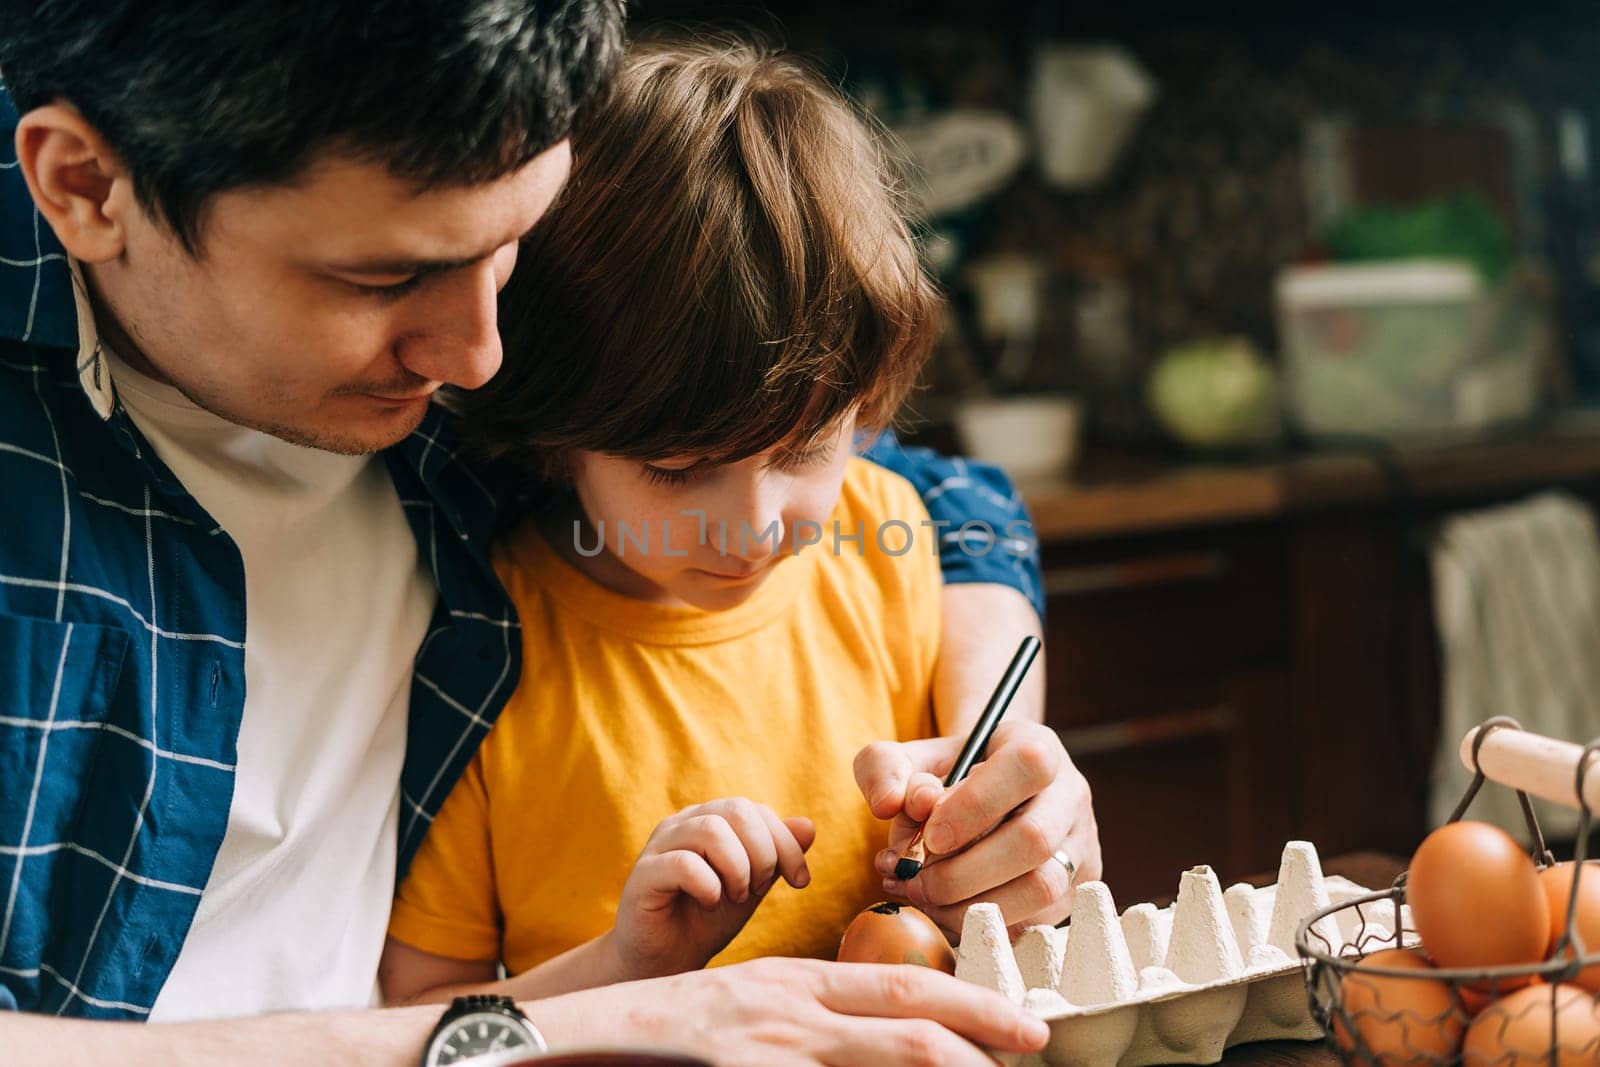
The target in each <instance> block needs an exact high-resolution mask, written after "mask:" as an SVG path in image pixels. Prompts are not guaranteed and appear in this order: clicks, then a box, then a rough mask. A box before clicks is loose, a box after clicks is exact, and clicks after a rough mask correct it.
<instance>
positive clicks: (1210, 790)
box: [634, 0, 1600, 901]
mask: <svg viewBox="0 0 1600 1067" xmlns="http://www.w3.org/2000/svg"><path fill="white" fill-rule="evenodd" d="M1219 7H1220V8H1221V10H1218V8H1219ZM634 20H635V26H636V28H643V27H646V26H649V25H651V24H661V23H671V22H680V23H682V22H691V23H696V24H701V23H703V21H704V20H713V21H715V22H717V23H719V24H724V25H726V24H730V23H731V24H733V25H742V26H745V27H751V28H754V29H755V30H757V31H760V32H762V33H763V34H765V35H766V36H767V37H768V38H770V39H775V40H778V41H781V42H783V43H786V44H787V45H789V46H790V47H792V48H794V49H796V50H798V51H802V52H804V53H807V54H808V55H810V56H812V57H813V58H814V59H815V60H816V61H817V62H818V63H819V64H820V65H821V66H822V67H823V68H824V69H825V70H827V71H828V72H829V73H830V74H831V75H832V76H834V77H835V78H837V79H838V80H839V81H840V83H841V84H842V85H844V86H845V87H846V88H847V89H848V90H849V91H850V92H851V93H852V94H853V95H854V96H855V97H856V98H857V99H858V100H859V101H860V102H861V103H862V104H863V105H864V106H865V107H867V108H868V109H870V110H871V111H872V112H873V113H874V114H875V115H876V116H877V117H878V118H880V119H881V120H882V121H883V122H884V123H885V124H886V125H887V126H888V127H889V128H891V129H892V130H893V131H895V133H896V134H897V135H898V137H899V139H900V140H901V142H902V143H903V145H904V148H905V152H906V156H907V159H908V162H909V174H910V179H909V180H910V181H911V184H912V187H913V188H914V189H915V191H916V193H917V195H918V197H919V198H920V202H921V203H922V205H923V206H924V208H925V209H926V211H927V214H928V219H927V225H926V231H925V234H924V239H925V248H926V252H927V256H928V259H929V262H930V264H932V265H933V266H934V268H935V269H936V270H937V273H938V274H939V276H940V278H941V281H942V282H943V284H944V286H945V288H946V291H947V293H948V294H949V296H950V311H949V314H948V321H947V323H946V329H945V332H944V339H943V341H942V342H941V345H940V347H939V350H938V352H937V353H936V355H935V357H934V361H933V364H932V365H931V366H930V368H929V372H928V375H927V388H926V389H925V390H924V391H923V392H922V393H921V394H920V395H919V396H918V397H917V399H916V401H915V402H914V405H913V410H912V411H910V412H908V413H907V421H906V429H905V434H904V435H905V436H906V437H908V438H910V439H912V440H914V441H919V442H924V443H929V444H933V445H935V446H937V447H940V448H943V449H946V450H955V451H960V452H963V453H965V454H967V455H972V456H975V457H977V458H980V459H987V460H991V461H995V462H999V463H1001V464H1002V465H1004V466H1006V467H1007V469H1008V470H1010V471H1011V472H1012V474H1013V475H1014V476H1015V477H1016V479H1017V482H1018V485H1019V487H1020V489H1021V491H1022V493H1023V495H1024V497H1025V498H1026V500H1027V502H1028V504H1029V505H1030V507H1031V508H1032V510H1033V513H1034V517H1035V519H1036V523H1037V527H1038V533H1039V535H1040V537H1041V540H1042V542H1043V545H1044V557H1045V583H1046V590H1045V592H1046V594H1047V598H1048V604H1049V611H1048V618H1047V630H1048V654H1049V669H1050V678H1049V691H1050V695H1049V717H1050V721H1051V723H1052V725H1054V726H1055V727H1056V728H1057V729H1058V730H1060V732H1061V733H1062V735H1063V737H1064V739H1065V741H1066V743H1067V746H1068V748H1069V750H1070V751H1071V752H1072V753H1073V755H1074V757H1075V758H1076V759H1077V760H1078V762H1079V764H1080V765H1081V766H1082V768H1083V769H1084V772H1085V773H1086V774H1087V775H1088V776H1089V779H1090V782H1091V784H1092V786H1093V787H1094V789H1095V796H1096V807H1097V811H1098V814H1099V819H1100V826H1101V833H1102V839H1103V842H1104V846H1105V852H1106V870H1107V880H1108V881H1109V882H1110V884H1111V886H1112V888H1113V890H1114V892H1115V893H1116V895H1117V896H1118V898H1119V899H1121V900H1126V901H1133V900H1140V899H1145V898H1148V897H1150V896H1158V895H1164V894H1169V893H1171V892H1172V891H1173V887H1174V886H1175V885H1176V878H1177V874H1178V872H1179V871H1180V870H1182V869H1183V868H1184V867H1186V866H1189V865H1192V864H1195V863H1209V864H1211V865H1212V866H1214V867H1216V868H1217V869H1218V871H1219V874H1220V875H1221V876H1222V877H1223V879H1224V881H1227V880H1228V879H1231V878H1236V877H1241V876H1243V875H1246V874H1248V873H1251V872H1256V871H1263V870H1269V869H1273V868H1275V866H1276V863H1277V858H1278V854H1279V852H1280V850H1281V848H1282V844H1283V842H1284V841H1285V840H1287V839H1291V838H1308V839H1310V840H1312V841H1314V842H1315V843H1316V844H1317V846H1318V848H1319V849H1320V851H1321V853H1322V854H1323V856H1325V857H1326V856H1331V855H1334V854H1337V853H1341V852H1350V851H1355V850H1363V849H1373V850H1383V851H1388V852H1394V853H1406V854H1408V853H1409V852H1410V850H1411V848H1412V847H1413V846H1414V845H1415V844H1416V842H1417V841H1419V840H1420V838H1421V836H1422V835H1423V834H1424V832H1425V831H1426V829H1427V828H1428V827H1429V826H1430V825H1432V824H1434V823H1437V822H1438V821H1440V820H1442V819H1443V818H1445V817H1447V816H1448V815H1449V812H1450V808H1451V807H1452V806H1453V801H1454V800H1455V799H1456V798H1457V797H1458V796H1459V795H1460V793H1461V791H1462V790H1463V789H1464V787H1465V786H1466V784H1467V782H1468V780H1469V778H1468V776H1467V775H1466V772H1465V771H1464V770H1463V769H1462V768H1461V765H1460V761H1459V759H1458V758H1457V757H1456V756H1455V755H1454V750H1455V747H1456V745H1455V742H1457V741H1459V739H1460V737H1461V735H1462V733H1463V732H1464V730H1465V729H1466V727H1467V726H1469V725H1471V724H1472V723H1474V722H1477V721H1480V720H1481V719H1483V718H1486V717H1488V716H1490V715H1511V716H1514V717H1516V718H1518V719H1519V720H1521V721H1522V723H1523V724H1524V725H1525V726H1527V727H1529V728H1530V729H1536V730H1538V731H1539V732H1542V733H1549V734H1554V735H1557V736H1562V737H1566V738H1568V739H1570V740H1575V741H1587V740H1588V739H1590V738H1591V737H1594V736H1597V735H1600V545H1597V543H1596V539H1595V526H1594V520H1593V517H1592V508H1593V506H1594V505H1595V504H1596V503H1600V4H1595V3H1592V2H1591V3H1568V4H1554V5H1551V4H1545V5H1541V4H1538V3H1522V4H1512V3H1497V4H1493V5H1473V4H1455V5H1450V6H1449V7H1445V6H1444V5H1437V6H1434V7H1424V6H1423V5H1420V4H1416V3H1410V2H1407V0H1395V2H1391V3H1376V2H1372V0H1357V2H1355V3H1345V4H1341V5H1333V6H1324V5H1311V4H1294V3H1288V4H1282V3H1280V4H1272V5H1269V4H1264V3H1260V2H1257V0H1247V2H1242V3H1232V4H1228V5H1187V4H1172V3H1166V4H1163V3H1155V2H1149V0H1124V2H1122V3H1120V4H1118V5H1110V4H1105V5H1095V6H1089V5H1081V4H1062V3H1048V2H1042V0H1040V2H1034V3H1014V4H1006V3H999V4H992V5H979V4H972V3H961V2H954V0H923V2H910V0H879V2H859V3H845V2H840V0H822V2H816V3H800V2H788V0H771V2H768V3H763V4H752V3H743V4H732V3H705V2H694V0H637V2H636V3H635V5H634ZM1539 810H1540V814H1541V817H1542V818H1543V819H1544V820H1545V830H1546V832H1547V833H1549V834H1550V835H1551V836H1552V837H1553V838H1557V839H1562V838H1566V839H1570V838H1572V837H1573V836H1574V834H1575V832H1576V829H1577V823H1576V819H1575V817H1574V816H1572V815H1571V814H1568V813H1563V812H1561V811H1559V810H1556V809H1551V808H1544V807H1541V808H1540V809H1539ZM1472 812H1473V814H1474V815H1477V816H1481V817H1489V818H1493V819H1495V820H1496V821H1500V822H1502V823H1504V824H1505V825H1506V826H1507V828H1508V829H1512V830H1514V831H1518V832H1519V833H1521V835H1522V836H1527V834H1526V831H1525V828H1524V822H1523V818H1522V815H1521V811H1520V808H1519V806H1518V804H1517V802H1516V800H1515V797H1514V796H1512V797H1505V796H1499V795H1495V791H1493V790H1490V791H1488V792H1486V794H1485V795H1484V797H1483V798H1482V799H1480V800H1479V801H1478V802H1477V803H1476V804H1475V805H1474V807H1473V808H1472Z"/></svg>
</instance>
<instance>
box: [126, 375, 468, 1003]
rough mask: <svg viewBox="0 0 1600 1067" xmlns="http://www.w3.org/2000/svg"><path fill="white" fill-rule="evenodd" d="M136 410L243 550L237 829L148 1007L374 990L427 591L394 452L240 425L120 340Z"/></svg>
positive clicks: (308, 998)
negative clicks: (146, 364) (136, 359)
mask: <svg viewBox="0 0 1600 1067" xmlns="http://www.w3.org/2000/svg"><path fill="white" fill-rule="evenodd" d="M110 367H111V374H112V382H113V384H114V385H115V386H116V389H117V393H118V395H119V397H120V398H121V400H122V403H123V404H124V405H125V406H126V407H127V409H128V412H129V414H130V415H131V416H132V417H133V421H134V422H135V424H137V425H138V427H139V429H140V430H141V431H142V432H143V433H144V435H145V436H146V437H148V438H149V439H150V443H151V444H152V445H153V446H154V448H155V450H156V453H157V454H158V455H159V456H160V457H161V459H162V460H163V461H164V462H165V463H166V464H167V465H168V466H169V467H171V468H172V470H173V472H174V473H175V474H177V476H178V478H179V480H181V481H182V482H183V484H184V486H185V488H187V489H188V490H189V492H190V493H192V494H193V495H194V497H195V499H196V500H198V501H199V502H200V504H201V506H202V507H204V508H205V509H206V511H207V512H209V513H210V514H211V516H212V518H214V519H216V521H217V523H218V525H220V526H221V527H222V528H223V529H224V530H226V531H227V533H228V535H229V536H230V537H231V538H233V540H234V541H235V543H237V544H238V546H239V551H240V552H241V553H242V555H243V557H244V575H245V619H246V622H245V658H244V671H245V703H244V722H243V725H242V726H241V727H240V730H239V745H238V752H239V757H238V769H237V771H236V775H235V780H234V790H233V802H232V805H231V807H230V808H229V809H228V828H227V832H226V834H225V836H224V837H223V840H222V849H221V851H220V852H219V853H218V855H217V861H216V866H215V867H214V868H213V869H212V872H211V878H210V880H209V881H208V882H207V883H206V887H205V892H204V894H203V895H202V896H201V898H200V907H199V911H198V913H197V914H196V915H195V920H194V925H193V927H192V928H191V929H190V931H189V936H188V938H187V939H186V940H185V941H184V943H183V948H182V950H181V951H180V952H179V954H178V960H177V963H176V964H175V965H174V967H173V970H172V974H171V976H170V977H169V978H168V979H167V983H166V985H165V986H163V987H162V989H161V994H160V995H159V996H158V997H157V998H156V1003H155V1007H154V1008H153V1009H152V1011H151V1013H150V1018H151V1019H152V1020H159V1021H168V1022H171V1021H177V1020H183V1019H206V1018H221V1017H226V1016H237V1015H251V1014H257V1013H260V1012H268V1011H283V1010H292V1009H299V1008H332V1007H366V1006H369V1005H371V1004H373V1003H375V1002H376V996H377V971H378V957H379V955H380V953H381V952H382V950H383V939H384V931H385V928H386V926H387V923H388V918H389V905H390V901H391V899H392V898H393V895H394V869H395V850H396V847H397V838H396V830H397V826H398V820H399V781H400V767H401V763H402V761H403V759H404V756H405V747H406V716H407V711H408V709H409V705H410V696H411V672H412V662H413V660H414V659H415V657H416V654H417V649H418V647H419V646H420V645H421V643H422V639H423V636H424V634H425V632H426V630H427V626H428V620H429V617H430V616H431V614H432V611H433V604H434V597H435V595H436V594H435V590H434V585H433V581H432V579H431V577H430V576H429V575H428V572H427V570H426V569H425V568H424V567H423V566H422V564H421V562H420V561H419V559H418V556H417V547H416V541H415V540H414V539H413V537H412V535H411V531H410V529H409V527H408V526H407V523H406V518H405V515H404V513H403V511H402V510H401V504H400V501H399V498H398V496H397V495H396V493H395V489H394V483H393V482H392V481H391V480H390V478H389V474H388V472H387V470H386V469H385V466H384V463H383V460H382V459H381V458H379V457H375V456H341V455H336V454H334V453H331V452H323V451H320V450H318V449H313V448H305V447H302V446H299V445H293V444H289V443H288V442H286V441H282V440H279V439H278V438H276V437H272V436H270V435H269V434H265V433H261V432H260V431H257V430H249V429H245V428H244V427H241V426H237V425H235V424H233V423H230V422H228V421H226V420H224V419H221V418H219V417H217V416H216V415H213V414H211V413H210V412H208V411H205V410H203V409H201V408H199V407H197V406H195V405H194V404H193V403H191V402H190V401H189V400H188V399H187V398H186V397H184V396H183V394H181V393H179V392H178V391H177V390H176V389H174V388H171V387H170V386H165V385H161V384H159V383H157V382H154V381H152V380H151V379H149V378H147V377H145V376H144V375H141V374H138V373H136V372H134V371H133V370H132V369H131V368H130V367H128V366H127V365H126V364H125V363H122V362H121V361H120V360H117V359H115V358H112V359H111V361H110Z"/></svg>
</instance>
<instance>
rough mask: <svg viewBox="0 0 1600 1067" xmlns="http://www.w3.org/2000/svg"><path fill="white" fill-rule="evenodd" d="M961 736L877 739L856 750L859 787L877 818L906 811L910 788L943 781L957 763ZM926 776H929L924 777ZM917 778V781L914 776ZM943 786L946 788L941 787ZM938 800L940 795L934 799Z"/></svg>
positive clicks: (886, 817) (890, 817)
mask: <svg viewBox="0 0 1600 1067" xmlns="http://www.w3.org/2000/svg"><path fill="white" fill-rule="evenodd" d="M960 744H961V739H960V738H951V737H929V738H923V739H920V740H917V741H875V742H873V743H872V744H870V745H868V746H867V747H866V748H863V749H862V750H861V751H860V752H858V753H856V758H855V763H854V764H853V767H852V769H853V770H854V772H855V778H856V787H857V788H859V789H860V790H861V795H862V796H864V797H866V799H867V807H868V808H870V809H871V811H872V814H873V817H874V818H878V819H893V818H895V817H896V816H897V815H900V814H902V812H903V809H904V808H905V806H906V804H907V803H908V801H909V800H910V791H911V789H912V788H913V787H916V788H925V786H919V785H918V783H919V782H925V781H927V780H930V779H931V781H933V782H942V780H943V778H944V775H945V774H947V773H949V770H950V768H951V767H952V766H954V765H955V759H956V753H957V752H958V751H960ZM922 775H925V776H927V777H926V778H922V777H920V776H922ZM914 778H915V779H916V781H914V780H913V779H914ZM941 788H942V787H941ZM931 799H932V800H937V799H938V797H937V794H936V795H935V796H934V797H933V798H931Z"/></svg>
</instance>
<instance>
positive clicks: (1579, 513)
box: [1429, 492, 1600, 840]
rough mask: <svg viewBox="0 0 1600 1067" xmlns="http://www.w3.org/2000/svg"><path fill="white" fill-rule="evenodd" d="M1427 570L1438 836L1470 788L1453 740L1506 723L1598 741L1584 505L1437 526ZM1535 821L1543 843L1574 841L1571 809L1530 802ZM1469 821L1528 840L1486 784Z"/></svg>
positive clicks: (1598, 682) (1595, 632)
mask: <svg viewBox="0 0 1600 1067" xmlns="http://www.w3.org/2000/svg"><path fill="white" fill-rule="evenodd" d="M1432 565H1433V606H1434V616H1435V619H1436V621H1437V626H1438V631H1439V646H1440V666H1441V673H1442V675H1443V701H1442V705H1443V706H1442V711H1441V715H1440V722H1439V745H1438V749H1437V751H1436V752H1435V755H1434V763H1433V775H1432V782H1431V789H1430V797H1429V816H1430V818H1431V820H1432V823H1433V825H1438V824H1440V823H1442V822H1444V821H1445V819H1447V818H1448V817H1449V815H1450V812H1451V811H1452V809H1454V807H1455V806H1456V804H1457V802H1458V801H1459V800H1460V799H1461V797H1462V795H1463V794H1464V793H1465V791H1466V788H1467V786H1468V785H1469V784H1470V783H1471V781H1472V776H1471V774H1470V773H1469V772H1468V771H1467V770H1466V768H1465V767H1463V766H1462V764H1461V758H1460V756H1459V754H1458V753H1459V749H1460V745H1461V738H1462V737H1463V736H1465V734H1466V732H1467V731H1468V730H1469V729H1471V728H1472V727H1473V726H1476V725H1477V724H1478V723H1481V722H1483V721H1484V720H1485V719H1488V718H1492V717H1493V716H1495V715H1510V716H1511V717H1512V718H1515V719H1516V720H1517V721H1518V722H1520V723H1521V724H1522V725H1523V727H1524V728H1526V729H1528V730H1532V731H1533V732H1535V733H1540V734H1545V735H1547V736H1550V737H1558V738H1562V739H1564V740H1568V741H1577V742H1580V743H1587V742H1588V741H1589V740H1591V739H1592V738H1594V737H1595V736H1597V735H1600V541H1597V539H1596V536H1595V520H1594V516H1593V514H1591V512H1590V510H1589V508H1588V507H1587V505H1585V504H1584V503H1583V502H1582V501H1581V500H1578V499H1577V498H1575V497H1573V496H1570V495H1568V494H1565V493H1558V492H1551V493H1542V494H1540V495H1538V496H1535V497H1531V498H1529V499H1527V500H1525V501H1522V502H1520V503H1516V504H1510V505H1507V506H1504V507H1498V508H1492V509H1489V510H1486V511H1480V512H1475V513H1472V514H1468V515H1463V516H1460V517H1458V518H1454V519H1451V520H1449V521H1447V522H1445V523H1444V524H1443V525H1442V526H1441V528H1440V530H1439V534H1438V536H1437V538H1436V539H1435V541H1434V544H1433V549H1432ZM1534 810H1535V811H1536V812H1537V813H1538V816H1539V824H1540V826H1541V827H1542V828H1543V830H1544V833H1545V836H1546V837H1548V838H1556V839H1560V838H1571V837H1574V836H1575V835H1576V832H1577V825H1578V816H1577V813H1576V812H1574V811H1572V810H1571V809H1569V808H1563V807H1561V806H1559V805H1555V804H1549V803H1546V802H1544V801H1537V800H1536V801H1535V802H1534ZM1466 817H1467V818H1472V819H1482V820H1484V821H1485V822H1492V823H1495V824H1496V825H1498V826H1501V827H1503V828H1504V829H1506V830H1507V831H1509V832H1510V833H1511V834H1512V835H1513V836H1515V837H1516V838H1517V839H1518V840H1525V839H1526V838H1527V836H1528V834H1527V823H1526V820H1525V819H1524V818H1523V815H1522V808H1521V805H1520V804H1519V803H1518V802H1517V797H1516V794H1515V793H1513V792H1512V791H1511V790H1509V789H1506V788H1504V787H1501V786H1496V785H1495V784H1493V783H1486V784H1485V785H1484V787H1483V790H1482V791H1481V792H1480V793H1479V794H1478V798H1477V799H1476V800H1474V801H1473V803H1472V807H1471V808H1470V809H1468V811H1467V815H1466Z"/></svg>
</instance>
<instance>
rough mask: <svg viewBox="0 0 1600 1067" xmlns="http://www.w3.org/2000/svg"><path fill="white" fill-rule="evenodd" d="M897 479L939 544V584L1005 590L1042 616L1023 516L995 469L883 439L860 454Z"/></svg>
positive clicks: (1029, 525) (1035, 548) (1032, 541)
mask: <svg viewBox="0 0 1600 1067" xmlns="http://www.w3.org/2000/svg"><path fill="white" fill-rule="evenodd" d="M861 454H862V455H863V456H865V457H866V458H867V459H870V460H872V461H873V462H874V463H876V464H878V465H879V466H881V467H885V468H887V469H889V470H891V471H894V472H895V473H896V474H898V475H900V476H901V477H903V478H905V479H906V480H907V481H909V482H910V483H911V484H912V485H914V486H916V487H917V492H919V493H921V494H922V503H923V505H924V506H926V507H927V509H928V515H929V517H930V518H931V519H932V520H933V522H934V527H933V530H932V531H930V532H931V533H937V534H938V536H939V563H940V566H941V567H942V568H943V570H944V580H945V581H946V582H948V583H951V584H955V583H960V582H997V583H999V584H1001V585H1009V586H1010V587H1011V588H1013V589H1015V590H1017V591H1018V592H1020V593H1021V594H1022V595H1023V596H1025V597H1027V598H1028V599H1029V600H1030V601H1032V602H1033V607H1034V610H1035V611H1037V612H1039V614H1040V616H1041V617H1042V616H1043V615H1044V596H1043V583H1042V582H1041V581H1040V572H1039V539H1038V537H1037V536H1036V535H1035V533H1034V529H1033V520H1032V519H1031V518H1029V516H1028V510H1027V508H1025V507H1024V506H1023V504H1022V498H1021V497H1019V496H1018V495H1017V493H1016V490H1014V489H1013V488H1012V487H1011V480H1010V479H1009V478H1007V477H1006V476H1005V475H1004V474H1002V473H1001V471H1000V469H999V468H998V467H991V466H989V465H988V464H984V463H974V462H972V461H971V460H966V459H960V458H955V459H951V458H949V457H946V456H941V455H940V454H939V453H937V452H935V451H933V449H931V448H907V447H905V446H904V445H902V444H901V443H900V441H899V439H898V438H896V437H895V435H894V434H893V433H892V432H891V433H884V434H883V435H881V436H880V437H879V438H878V439H877V440H876V441H873V442H872V444H871V447H869V448H867V449H865V450H864V451H863V452H862V453H861Z"/></svg>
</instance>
